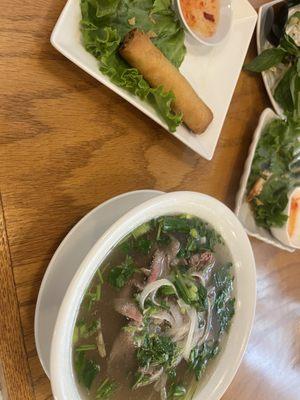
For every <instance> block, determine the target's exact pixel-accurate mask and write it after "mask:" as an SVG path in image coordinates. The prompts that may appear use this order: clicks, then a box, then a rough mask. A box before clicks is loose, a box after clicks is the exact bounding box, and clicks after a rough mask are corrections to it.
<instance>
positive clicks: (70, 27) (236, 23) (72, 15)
mask: <svg viewBox="0 0 300 400" xmlns="http://www.w3.org/2000/svg"><path fill="white" fill-rule="evenodd" d="M232 12H233V22H232V29H231V31H230V33H229V35H228V37H227V39H226V40H225V41H224V43H223V45H222V46H217V47H214V48H209V47H204V46H199V43H197V42H196V41H195V40H193V39H192V38H191V37H186V40H185V44H186V47H187V54H186V57H185V59H184V62H183V64H182V66H181V68H180V71H181V72H182V73H183V75H185V76H186V77H187V79H188V80H189V81H190V83H191V84H192V86H193V88H194V89H195V90H196V92H197V93H198V94H199V96H200V97H201V98H202V99H203V100H204V101H205V102H206V103H207V104H208V105H209V107H210V108H211V109H212V111H213V113H214V120H213V122H212V123H211V124H210V126H209V127H208V129H207V130H206V132H205V133H203V134H202V135H195V134H193V133H191V132H190V131H189V129H188V128H186V127H185V126H184V125H181V126H179V127H178V128H177V131H176V132H174V133H173V135H174V136H175V137H177V139H179V140H180V141H182V142H183V143H185V144H186V145H187V146H189V147H190V148H191V149H193V150H194V151H195V152H197V153H198V154H200V155H201V156H203V157H204V158H206V159H208V160H211V159H212V157H213V154H214V151H215V148H216V145H217V142H218V139H219V136H220V133H221V129H222V126H223V123H224V120H225V117H226V114H227V110H228V107H229V104H230V101H231V98H232V95H233V92H234V88H235V86H236V83H237V80H238V77H239V74H240V71H241V68H242V65H243V62H244V59H245V56H246V52H247V49H248V46H249V43H250V40H251V37H252V33H253V30H254V27H255V24H256V20H257V15H256V12H255V10H254V9H253V7H252V6H251V5H250V4H249V3H248V1H247V0H233V1H232ZM80 19H81V14H80V7H79V0H68V2H67V4H66V6H65V8H64V9H63V11H62V13H61V15H60V17H59V19H58V21H57V23H56V26H55V28H54V30H53V32H52V35H51V43H52V45H53V46H54V47H55V48H56V49H57V50H58V51H59V52H60V53H62V54H63V55H64V56H66V57H67V58H68V59H70V60H71V61H72V62H73V63H75V64H76V65H78V66H79V67H80V68H82V69H83V70H84V71H86V72H87V73H88V74H90V75H91V76H93V77H94V78H95V79H97V80H98V81H99V82H101V83H102V84H104V85H105V86H107V87H109V88H110V89H111V90H113V91H114V92H116V93H117V94H119V95H120V96H121V97H123V98H124V99H125V100H127V101H129V102H130V103H131V104H133V105H134V106H135V107H137V108H138V109H139V110H140V111H142V112H143V113H145V114H146V115H148V117H150V118H152V119H153V120H154V121H156V122H157V123H158V124H159V125H161V126H162V127H164V128H165V129H167V130H168V127H167V125H166V124H165V122H164V121H163V120H162V119H161V118H160V117H159V116H158V114H157V113H156V112H155V110H154V109H153V108H152V107H151V106H150V105H148V104H147V103H145V102H144V101H142V100H140V99H139V98H137V97H135V96H133V95H131V94H130V93H128V92H126V91H125V90H123V89H121V88H119V87H118V86H116V85H115V84H114V83H112V82H111V81H110V80H109V78H108V77H106V76H105V75H103V74H102V73H101V72H100V71H99V69H98V63H97V60H96V59H95V58H94V57H93V56H92V55H91V54H89V53H88V52H87V51H86V50H85V49H84V47H83V46H82V43H81V34H80V29H79V23H80ZM99 90H101V87H100V86H99ZM99 110H100V104H99ZM141 134H142V133H141Z"/></svg>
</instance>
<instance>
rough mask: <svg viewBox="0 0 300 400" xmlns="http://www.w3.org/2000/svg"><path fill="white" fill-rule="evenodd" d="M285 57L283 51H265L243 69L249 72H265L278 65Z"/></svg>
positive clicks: (279, 49) (275, 49) (277, 49)
mask: <svg viewBox="0 0 300 400" xmlns="http://www.w3.org/2000/svg"><path fill="white" fill-rule="evenodd" d="M285 55H286V51H285V50H284V49H281V48H274V49H267V50H264V51H263V52H262V53H261V54H260V55H259V56H257V57H256V58H255V59H254V60H253V61H251V63H249V64H246V65H245V66H244V68H245V69H247V70H248V71H251V72H262V71H266V70H267V69H269V68H271V67H274V66H275V65H277V64H279V63H280V62H281V61H282V60H283V58H284V56H285Z"/></svg>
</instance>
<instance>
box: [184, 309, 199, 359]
mask: <svg viewBox="0 0 300 400" xmlns="http://www.w3.org/2000/svg"><path fill="white" fill-rule="evenodd" d="M188 314H189V318H190V328H189V333H188V335H187V339H186V342H185V345H184V349H183V358H184V359H185V360H186V361H188V360H189V358H190V352H191V350H192V348H193V347H192V346H193V337H194V332H195V329H196V325H197V312H196V310H195V309H194V308H191V309H190V310H189V311H188Z"/></svg>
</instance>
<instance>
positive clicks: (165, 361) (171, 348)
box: [137, 334, 178, 371]
mask: <svg viewBox="0 0 300 400" xmlns="http://www.w3.org/2000/svg"><path fill="white" fill-rule="evenodd" d="M177 356H178V348H177V345H176V343H174V342H173V341H172V340H171V338H170V337H168V336H158V335H157V336H150V335H149V334H148V335H145V337H144V339H143V343H142V345H141V347H140V348H138V350H137V360H138V363H139V366H141V367H150V366H151V365H155V366H160V367H164V368H165V370H166V371H167V370H169V369H171V368H173V366H174V364H175V362H176V359H177Z"/></svg>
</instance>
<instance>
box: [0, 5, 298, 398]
mask: <svg viewBox="0 0 300 400" xmlns="http://www.w3.org/2000/svg"><path fill="white" fill-rule="evenodd" d="M64 2H65V1H64V0H57V1H45V0H36V1H35V2H33V1H32V0H31V1H27V0H25V1H24V0H23V1H21V0H15V1H14V2H10V1H8V0H3V2H2V3H1V5H2V7H1V24H0V41H1V42H0V77H1V85H0V96H1V97H0V107H1V114H0V118H1V121H0V124H1V125H0V127H1V128H0V129H1V137H0V141H1V147H0V167H1V168H0V182H1V196H2V203H1V209H2V210H3V213H2V212H1V213H0V251H1V258H0V273H1V275H0V296H1V297H0V333H1V339H0V343H1V344H0V351H1V353H0V376H1V378H0V381H1V386H2V389H3V393H4V396H5V398H7V399H11V400H19V399H20V400H27V399H36V400H46V399H51V398H52V395H51V388H50V384H49V381H48V379H47V377H46V376H45V374H44V372H43V370H42V368H41V365H40V363H39V360H38V357H37V353H36V349H35V344H34V335H33V323H34V310H35V303H36V299H37V294H38V290H39V286H40V283H41V280H42V277H43V274H44V272H45V270H46V268H47V264H48V262H49V260H50V259H51V256H52V255H53V252H54V251H55V249H56V248H57V246H58V244H59V243H60V241H61V240H62V239H63V237H64V236H65V235H66V233H67V232H68V231H69V230H70V228H71V227H72V226H73V225H74V224H75V223H76V222H77V221H78V220H79V219H80V218H81V217H82V216H83V215H85V214H86V213H87V212H88V211H89V210H91V209H92V208H93V207H95V206H96V205H98V204H99V203H101V202H103V201H104V200H106V199H109V198H110V197H112V196H115V195H117V194H119V193H122V192H126V191H130V190H136V189H144V188H155V189H160V190H163V191H172V190H182V189H183V190H195V191H199V192H204V193H207V194H209V195H212V196H215V197H216V198H218V199H220V200H222V201H223V202H224V203H225V204H227V205H228V206H230V207H231V208H233V206H234V197H235V194H236V191H237V189H238V185H239V179H240V177H241V173H242V170H243V165H244V162H245V159H246V155H247V152H248V147H249V144H250V142H251V139H252V135H253V130H254V128H255V126H256V124H257V121H258V117H259V115H260V113H261V112H262V110H263V109H264V108H265V107H266V106H268V105H269V102H268V100H267V97H266V94H265V90H264V87H263V84H262V81H261V78H260V77H258V76H250V75H248V74H246V73H244V72H242V73H241V76H240V79H239V82H238V85H237V87H236V90H235V93H234V96H233V99H232V102H231V106H230V109H229V112H228V115H227V119H226V122H225V124H224V128H223V131H222V135H221V137H220V140H219V143H218V147H217V150H216V153H215V156H214V159H213V161H211V162H207V161H205V160H204V159H202V158H201V157H199V156H198V155H196V154H195V153H193V152H192V151H190V150H189V149H187V148H186V147H185V146H184V145H183V144H181V143H180V142H179V141H177V140H176V139H174V138H173V137H172V136H171V135H170V134H168V133H167V132H165V131H164V130H163V129H162V128H160V127H159V126H158V125H156V124H155V123H154V122H152V121H151V120H150V119H148V118H147V117H146V116H144V115H143V114H142V113H140V112H139V111H138V110H136V109H135V108H134V107H132V106H131V105H130V104H128V103H127V102H126V101H125V100H123V99H121V98H120V97H118V96H117V95H116V94H114V93H113V92H111V91H110V90H109V89H107V88H106V87H104V86H102V85H101V84H99V83H98V82H96V81H95V80H94V79H93V78H91V77H89V76H88V75H87V74H85V73H84V72H83V71H81V70H80V69H79V68H77V67H76V66H74V65H73V64H72V63H70V62H69V61H68V60H66V59H65V58H64V57H63V56H62V55H60V54H58V53H57V52H56V51H55V50H54V49H53V48H52V47H51V46H50V43H49V37H50V33H51V31H52V29H53V26H54V24H55V22H56V20H57V18H58V16H59V14H60V12H61V10H62V8H63V6H64ZM264 2H266V1H254V0H253V1H252V4H253V5H254V6H255V7H258V6H259V5H260V4H262V3H264ZM255 51H256V50H255V45H254V41H253V42H252V44H251V47H250V50H249V54H248V58H251V57H253V56H254V55H255ZM252 245H253V249H254V252H255V257H256V262H257V278H258V301H257V312H256V319H255V325H254V329H253V332H252V335H251V339H250V343H249V346H248V349H247V352H246V355H245V357H244V359H243V362H242V365H241V367H240V369H239V371H238V373H237V375H236V377H235V379H234V381H233V383H232V384H231V386H230V388H229V389H228V391H227V392H226V394H225V395H224V397H223V400H252V399H253V398H255V399H256V400H299V398H300V395H299V393H300V325H299V324H300V322H299V318H300V265H299V264H300V261H299V252H296V253H294V254H289V253H286V252H283V251H280V250H278V249H275V248H272V247H271V246H268V245H266V244H264V243H261V242H258V241H256V240H252ZM66 268H67V266H66ZM70 400H72V399H70Z"/></svg>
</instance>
